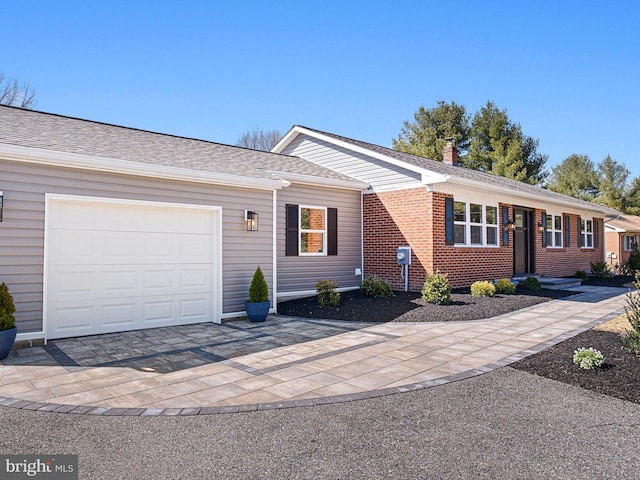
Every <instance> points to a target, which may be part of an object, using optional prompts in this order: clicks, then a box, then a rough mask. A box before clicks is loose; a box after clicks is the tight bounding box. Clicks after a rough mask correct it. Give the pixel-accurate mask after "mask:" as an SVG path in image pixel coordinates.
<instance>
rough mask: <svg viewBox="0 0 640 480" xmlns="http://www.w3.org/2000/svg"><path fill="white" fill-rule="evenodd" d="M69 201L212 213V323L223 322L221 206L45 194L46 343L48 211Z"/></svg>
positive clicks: (44, 325)
mask: <svg viewBox="0 0 640 480" xmlns="http://www.w3.org/2000/svg"><path fill="white" fill-rule="evenodd" d="M56 200H60V201H71V202H95V203H107V204H116V205H137V206H145V205H146V206H152V207H166V208H179V209H181V210H185V209H193V210H206V211H210V212H215V213H216V215H215V219H214V221H213V225H212V228H213V229H214V231H213V232H211V233H212V239H213V242H212V243H213V244H212V245H211V248H213V257H214V258H215V260H214V261H215V265H213V276H214V278H215V280H214V284H213V288H214V291H213V292H211V293H212V295H213V303H214V311H213V319H212V322H213V323H218V324H219V323H221V322H222V301H223V294H222V292H223V284H222V282H223V276H222V207H220V206H215V205H195V204H189V203H171V202H155V201H148V200H130V199H125V198H106V197H95V196H82V195H65V194H58V193H45V206H44V211H45V216H44V261H43V278H42V288H43V296H42V297H43V306H42V331H43V336H44V341H45V344H46V342H47V337H46V332H47V323H48V319H47V311H48V309H47V304H48V303H47V302H48V298H47V292H48V285H47V283H48V281H49V279H48V268H47V266H48V264H49V257H50V253H49V246H50V242H49V231H50V228H51V225H50V224H49V210H50V204H51V202H52V201H56Z"/></svg>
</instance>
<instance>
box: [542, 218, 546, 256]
mask: <svg viewBox="0 0 640 480" xmlns="http://www.w3.org/2000/svg"><path fill="white" fill-rule="evenodd" d="M542 246H543V247H546V246H547V212H542Z"/></svg>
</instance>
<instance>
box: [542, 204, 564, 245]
mask: <svg viewBox="0 0 640 480" xmlns="http://www.w3.org/2000/svg"><path fill="white" fill-rule="evenodd" d="M546 213H547V224H548V223H549V218H551V227H552V228H551V230H549V228H547V225H545V226H544V228H546V229H547V248H550V249H556V248H565V245H564V227H565V225H564V219H565V215H562V214H561V213H556V212H546ZM556 217H558V218H560V230H556V228H555V222H554V219H555V218H556ZM556 233H560V245H556V244H555V243H556V239H555V234H556ZM549 238H551V239H552V240H553V242H550V241H549ZM552 243H553V245H551V244H552Z"/></svg>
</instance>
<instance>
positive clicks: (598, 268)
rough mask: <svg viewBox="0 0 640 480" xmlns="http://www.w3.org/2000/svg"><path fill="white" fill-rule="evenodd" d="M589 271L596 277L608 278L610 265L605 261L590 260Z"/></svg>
mask: <svg viewBox="0 0 640 480" xmlns="http://www.w3.org/2000/svg"><path fill="white" fill-rule="evenodd" d="M591 273H593V275H594V277H596V278H608V277H610V276H611V267H610V266H609V264H608V263H607V262H591Z"/></svg>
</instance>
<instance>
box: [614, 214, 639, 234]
mask: <svg viewBox="0 0 640 480" xmlns="http://www.w3.org/2000/svg"><path fill="white" fill-rule="evenodd" d="M607 225H611V226H612V227H616V228H619V229H621V230H623V231H625V232H640V217H638V216H636V215H620V216H619V217H615V218H612V219H610V220H607Z"/></svg>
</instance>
